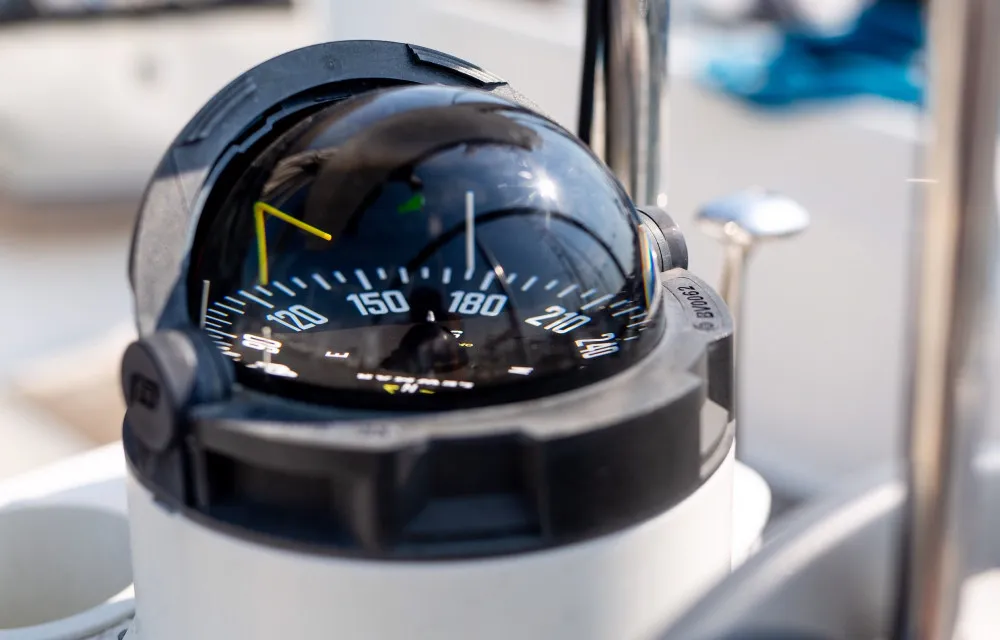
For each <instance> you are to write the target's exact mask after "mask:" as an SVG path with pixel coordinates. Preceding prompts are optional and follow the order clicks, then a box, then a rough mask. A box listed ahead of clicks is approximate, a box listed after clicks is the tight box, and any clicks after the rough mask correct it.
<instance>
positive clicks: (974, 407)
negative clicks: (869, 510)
mask: <svg viewBox="0 0 1000 640" xmlns="http://www.w3.org/2000/svg"><path fill="white" fill-rule="evenodd" d="M998 29H1000V0H932V1H931V3H930V18H929V33H930V51H929V78H930V82H929V84H930V94H929V107H930V112H931V121H930V128H931V131H930V132H929V133H930V135H931V140H930V142H929V143H928V145H927V147H926V149H925V154H924V171H925V174H924V175H923V176H922V178H923V180H922V181H921V182H920V188H921V189H923V191H922V192H921V193H920V196H921V200H922V203H921V204H922V212H921V213H922V220H921V221H920V224H919V233H918V237H917V238H916V239H915V246H916V250H915V251H914V252H913V253H914V255H913V256H912V259H913V265H912V275H911V278H912V282H911V286H912V290H911V305H912V306H911V310H910V311H911V318H912V324H911V326H910V327H909V331H910V335H909V347H910V353H909V358H910V362H909V365H910V366H909V368H908V370H909V371H910V372H911V373H910V378H909V380H908V388H907V401H908V407H907V416H906V419H907V425H906V426H907V432H906V435H907V439H906V452H907V458H908V459H907V480H908V487H909V494H908V503H907V510H906V517H905V519H904V523H903V527H904V532H903V548H902V563H901V572H900V593H899V609H898V611H897V617H896V638H897V640H951V638H952V633H953V631H954V625H955V620H956V617H957V608H958V602H959V595H960V588H961V585H962V582H963V580H964V578H965V577H966V571H967V569H966V559H965V554H966V551H967V547H968V544H969V535H968V533H969V532H968V531H967V527H968V525H967V522H968V520H969V514H970V510H971V509H972V501H973V499H974V494H973V492H972V489H973V488H974V487H973V483H972V462H973V451H974V447H975V445H976V444H978V443H979V441H980V437H981V433H982V426H983V423H984V416H983V410H984V404H985V399H986V395H987V394H989V393H990V392H991V391H992V389H991V388H990V387H989V386H988V381H989V380H988V378H989V375H988V373H989V372H988V369H989V365H990V363H989V362H986V360H987V359H988V357H989V356H988V353H989V351H990V350H989V349H987V348H986V346H985V345H984V341H985V339H986V336H987V335H988V332H989V331H990V329H991V327H990V326H989V325H990V324H991V323H990V322H989V319H990V315H991V312H992V304H991V302H992V298H991V295H990V294H991V291H992V289H991V285H992V279H993V277H994V276H993V270H994V268H995V245H996V233H997V224H996V208H995V172H994V166H995V158H994V156H995V153H996V148H997V120H998V114H1000V67H998V61H1000V46H998V44H1000V36H998V35H997V33H998Z"/></svg>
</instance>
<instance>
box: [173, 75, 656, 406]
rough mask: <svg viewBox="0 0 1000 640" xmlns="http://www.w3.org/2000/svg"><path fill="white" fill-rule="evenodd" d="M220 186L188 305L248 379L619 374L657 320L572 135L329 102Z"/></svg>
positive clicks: (364, 388) (604, 189) (429, 386)
mask: <svg viewBox="0 0 1000 640" xmlns="http://www.w3.org/2000/svg"><path fill="white" fill-rule="evenodd" d="M250 155H251V156H252V158H251V159H250V161H249V162H248V163H246V164H244V165H242V168H241V170H240V171H241V172H240V173H239V175H233V176H229V177H228V178H226V177H224V178H223V179H220V181H219V183H218V185H217V186H216V187H215V191H214V192H213V193H212V194H211V195H210V197H209V198H208V200H207V205H206V207H205V209H204V211H203V213H202V219H201V223H200V227H199V232H198V235H197V238H196V242H195V246H194V247H193V250H192V258H191V271H190V278H189V281H188V288H189V299H190V308H191V312H192V315H193V316H194V318H195V320H196V321H198V322H201V323H202V324H203V326H204V327H205V330H206V331H207V332H208V333H209V335H211V336H213V338H214V339H215V340H216V342H217V344H218V345H219V347H220V349H221V350H222V351H223V353H225V354H226V355H227V356H228V357H230V358H232V359H233V360H234V361H235V362H237V363H239V364H240V371H241V378H242V379H243V381H244V382H245V383H246V384H249V385H252V386H254V387H256V388H259V389H262V390H265V391H275V392H277V391H280V392H281V393H283V394H291V395H297V396H298V397H302V398H306V399H309V400H312V401H322V402H332V403H345V404H358V403H361V404H371V403H378V404H379V406H383V405H389V406H394V405H396V404H398V405H399V406H419V407H427V408H439V407H443V406H449V407H450V406H457V405H460V404H466V403H471V404H486V403H491V402H501V401H506V400H513V399H522V398H525V397H532V396H537V395H542V394H545V393H551V392H552V391H553V390H558V389H568V388H573V387H577V386H581V385H584V384H587V383H588V382H592V381H594V380H597V379H600V378H602V377H606V376H609V375H612V374H614V373H615V372H617V371H620V370H622V369H623V368H625V367H627V366H628V365H629V364H631V363H632V362H634V361H635V360H636V359H637V358H640V357H642V356H643V355H645V354H646V353H648V352H649V350H650V349H651V348H652V346H653V345H654V344H655V343H656V341H657V340H658V338H659V335H660V333H661V330H662V323H661V322H660V314H659V313H658V302H659V301H658V299H657V298H656V296H655V292H656V287H655V282H656V274H655V265H654V264H653V263H652V261H651V260H650V259H649V257H648V247H646V246H645V245H643V244H642V238H641V236H640V234H639V233H638V231H637V229H638V218H637V216H636V213H635V210H634V208H633V206H632V204H631V203H630V202H629V200H628V198H627V196H626V195H625V193H624V191H623V190H622V189H621V187H620V185H619V184H618V183H617V182H616V181H615V180H614V178H613V177H612V176H611V175H610V173H609V172H608V171H607V169H606V168H605V167H604V166H603V165H602V164H601V163H600V162H599V161H598V160H597V159H596V158H595V157H594V156H593V155H592V154H591V153H590V151H589V150H588V149H587V148H586V147H584V146H583V145H582V144H581V143H580V142H579V141H578V140H577V139H576V138H574V137H573V136H572V135H571V134H569V133H568V132H566V131H565V130H563V129H562V128H560V127H559V126H558V125H556V124H554V123H552V122H551V121H549V120H547V119H545V118H543V117H542V116H539V115H537V114H535V113H532V112H530V111H527V110H525V109H524V108H522V107H519V106H516V105H513V104H510V103H507V102H504V101H502V100H499V99H497V98H495V97H493V96H490V95H487V94H482V93H479V92H474V91H470V90H464V89H455V88H446V87H435V86H420V87H404V88H396V89H387V90H381V91H377V92H371V93H368V94H364V95H362V96H360V97H356V98H352V99H348V100H345V101H343V102H340V103H337V104H333V105H331V106H327V107H325V108H324V109H322V110H321V111H318V112H316V113H313V114H312V115H310V116H308V117H305V118H303V119H302V120H301V122H298V123H296V124H294V125H292V126H291V127H290V128H288V129H286V130H285V131H284V133H282V134H280V135H278V136H277V137H276V138H272V139H271V140H270V141H269V142H268V143H266V144H265V145H264V146H261V147H259V148H258V149H256V150H255V151H254V152H252V153H251V154H250Z"/></svg>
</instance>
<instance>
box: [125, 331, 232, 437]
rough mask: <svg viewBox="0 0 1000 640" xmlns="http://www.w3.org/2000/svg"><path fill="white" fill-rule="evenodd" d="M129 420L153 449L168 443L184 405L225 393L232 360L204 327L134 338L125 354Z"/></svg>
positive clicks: (126, 401)
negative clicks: (207, 335)
mask: <svg viewBox="0 0 1000 640" xmlns="http://www.w3.org/2000/svg"><path fill="white" fill-rule="evenodd" d="M121 375H122V378H121V380H122V393H123V394H124V396H125V403H126V411H125V421H126V422H127V423H128V424H129V426H130V427H131V429H132V432H133V433H134V434H135V436H136V438H138V439H139V440H140V441H141V442H142V443H143V444H144V445H145V446H146V447H148V448H149V449H150V450H152V451H156V452H162V451H165V450H166V449H167V448H169V447H170V446H171V445H172V444H173V443H174V442H175V440H176V438H177V435H178V433H179V432H180V424H181V422H182V419H183V418H182V416H183V415H184V413H185V410H186V409H187V408H189V407H190V406H191V405H193V404H197V403H201V402H209V401H213V400H220V399H222V398H224V397H226V396H227V395H228V393H229V390H230V388H231V387H232V383H233V372H232V366H231V365H230V364H229V363H227V362H225V361H224V360H223V357H222V356H221V355H220V354H219V353H218V350H217V349H214V348H213V347H212V345H211V344H210V343H209V342H208V341H207V338H205V337H204V336H203V335H202V334H201V333H200V332H195V331H159V332H157V333H154V334H152V335H150V336H147V337H145V338H142V339H140V340H138V341H136V342H133V343H132V344H130V345H129V346H128V348H127V349H126V350H125V354H124V356H123V357H122V372H121Z"/></svg>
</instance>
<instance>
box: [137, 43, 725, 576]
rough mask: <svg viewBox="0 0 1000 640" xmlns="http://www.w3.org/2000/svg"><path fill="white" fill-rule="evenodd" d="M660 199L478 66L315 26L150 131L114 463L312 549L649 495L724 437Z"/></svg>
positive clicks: (396, 539)
mask: <svg viewBox="0 0 1000 640" xmlns="http://www.w3.org/2000/svg"><path fill="white" fill-rule="evenodd" d="M686 267H687V255H686V248H685V247H684V243H683V238H682V237H681V236H680V234H679V232H678V231H677V229H676V228H675V227H674V226H673V225H672V222H671V221H670V220H669V217H668V216H667V215H666V214H665V213H664V212H662V211H657V210H652V209H648V210H646V211H645V212H642V211H639V210H637V209H636V208H635V206H634V205H633V204H632V202H631V201H630V200H629V198H628V197H627V195H626V193H625V192H624V190H623V189H622V187H621V186H620V185H619V184H618V182H617V181H616V180H615V179H614V177H613V176H612V174H611V173H610V172H609V171H608V170H607V168H606V167H604V165H603V164H602V163H601V162H600V161H599V160H598V159H597V158H596V157H595V156H594V155H593V154H592V153H590V151H589V150H588V149H587V148H586V147H585V146H583V145H582V143H580V142H579V140H578V139H576V137H575V136H573V135H572V134H570V133H569V132H567V131H565V130H564V129H562V128H561V127H559V126H558V125H557V124H555V123H553V122H552V121H550V120H548V119H547V118H545V117H544V116H543V115H540V114H539V113H538V112H537V110H536V109H535V108H534V107H533V106H532V105H531V104H530V103H529V102H527V101H526V100H525V99H524V98H522V97H521V96H519V95H518V94H517V93H516V92H514V91H513V90H511V89H510V88H509V87H508V86H507V84H506V83H504V82H503V81H502V80H501V79H499V78H497V77H496V76H494V75H492V74H490V73H488V72H486V71H484V70H482V69H479V68H478V67H475V66H474V65H471V64H469V63H467V62H464V61H462V60H458V59H456V58H452V57H450V56H447V55H445V54H442V53H439V52H435V51H431V50H428V49H424V48H421V47H415V46H412V45H405V44H397V43H387V42H371V41H358V42H340V43H330V44H324V45H316V46H313V47H308V48H305V49H301V50H297V51H293V52H290V53H287V54H284V55H282V56H279V57H277V58H275V59H273V60H270V61H268V62H265V63H264V64H262V65H260V66H259V67H256V68H254V69H251V70H250V71H248V72H246V73H245V74H243V75H242V76H240V77H239V78H238V79H236V80H235V81H234V82H233V83H231V84H230V85H229V86H227V87H226V88H225V89H223V90H222V91H221V92H220V93H219V94H218V95H217V96H216V97H215V98H213V99H212V101H210V102H209V103H208V104H207V105H206V106H205V107H204V108H203V109H202V110H201V111H200V112H199V113H198V114H197V115H196V116H195V118H194V119H193V120H192V122H191V123H189V125H188V126H187V127H186V128H185V129H184V131H182V133H181V134H180V136H179V137H178V138H177V140H175V141H174V143H173V144H172V145H171V148H170V149H169V150H168V151H167V154H166V155H165V156H164V159H163V161H162V162H161V164H160V166H159V167H158V169H157V171H156V174H155V175H154V177H153V180H152V182H151V184H150V186H149V188H148V189H147V192H146V195H145V198H144V201H143V205H142V209H141V211H140V216H139V219H138V222H137V226H136V232H135V237H134V241H133V247H132V256H131V267H130V277H131V283H132V288H133V292H134V296H135V304H136V307H135V308H136V315H137V322H138V328H139V334H140V339H139V340H138V341H137V342H136V343H134V344H133V345H131V346H130V348H129V349H128V350H127V352H126V354H125V356H124V358H123V364H122V385H123V390H124V393H125V396H126V402H127V406H128V409H127V413H126V416H125V421H124V434H123V439H124V444H125V451H126V456H127V459H128V461H129V465H130V470H131V472H132V474H133V475H134V476H135V477H136V478H137V479H138V480H139V482H141V483H142V484H143V485H144V486H145V487H146V488H147V489H149V490H150V491H152V492H153V493H154V494H155V495H156V496H157V497H158V498H159V499H160V501H161V502H163V503H164V504H165V505H168V506H169V507H170V508H172V509H176V510H178V511H180V512H181V513H182V514H183V515H184V516H185V517H189V518H191V519H193V520H196V521H198V522H201V523H203V524H205V525H206V526H210V527H214V528H217V529H219V530H222V531H225V532H227V533H229V534H231V535H239V536H245V537H247V538H250V539H253V540H256V541H259V542H262V543H266V544H273V545H284V546H294V547H296V548H304V549H309V550H311V551H314V552H317V553H330V554H338V555H348V556H360V557H374V558H389V559H434V558H451V557H470V556H472V557H475V556H489V555H497V554H503V553H512V552H521V551H526V550H532V549H540V548H547V547H552V546H558V545H562V544H568V543H572V542H576V541H579V540H583V539H586V538H589V537H593V536H597V535H604V534H607V533H611V532H614V531H617V530H620V529H622V528H625V527H628V526H631V525H633V524H635V523H637V522H641V521H642V520H645V519H648V518H651V517H654V516H656V515H658V514H660V513H662V512H664V511H665V510H667V509H669V508H671V507H673V506H674V505H676V504H677V503H678V502H680V501H682V500H683V499H684V498H686V497H687V496H689V495H690V494H691V493H692V492H693V491H695V490H696V489H697V488H698V487H700V486H701V484H702V482H703V481H704V480H705V479H707V478H708V477H709V476H711V475H712V473H714V471H715V470H716V469H717V468H718V466H719V465H720V464H721V463H722V461H723V459H724V458H725V457H726V455H727V454H728V453H729V451H730V448H731V443H732V435H733V420H732V418H733V416H732V415H731V413H732V349H731V342H732V325H731V321H730V318H729V315H728V312H727V310H726V309H725V306H724V305H723V304H722V302H721V300H720V299H719V298H718V296H717V295H716V294H715V293H714V292H713V291H712V290H711V289H710V288H709V287H708V286H707V285H705V283H703V282H702V281H701V280H700V279H698V278H697V277H695V276H693V275H692V274H691V273H689V272H688V271H687V270H686Z"/></svg>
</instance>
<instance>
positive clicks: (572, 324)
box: [524, 305, 591, 333]
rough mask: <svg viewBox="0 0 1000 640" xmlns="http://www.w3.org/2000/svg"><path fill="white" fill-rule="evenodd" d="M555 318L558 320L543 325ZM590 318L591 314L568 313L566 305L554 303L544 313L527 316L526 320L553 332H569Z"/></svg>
mask: <svg viewBox="0 0 1000 640" xmlns="http://www.w3.org/2000/svg"><path fill="white" fill-rule="evenodd" d="M553 318H556V320H555V321H553V322H550V323H548V324H546V325H544V326H543V322H544V321H546V320H552V319H553ZM590 320H591V317H590V316H584V315H581V314H579V313H577V312H575V311H570V312H569V313H566V309H565V308H564V307H560V306H558V305H552V306H551V307H546V308H545V313H544V314H542V315H540V316H534V317H532V318H525V320H524V321H525V322H527V323H528V324H532V325H535V326H536V327H542V328H543V329H545V330H547V331H551V332H552V333H569V332H570V331H572V330H573V329H577V328H579V327H582V326H583V325H585V324H587V323H588V322H590Z"/></svg>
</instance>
